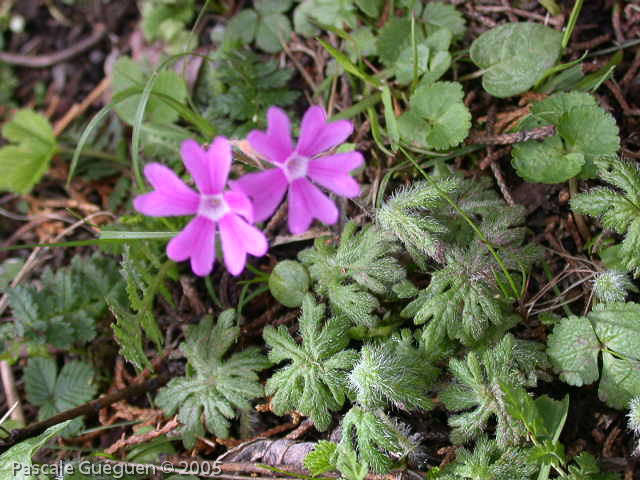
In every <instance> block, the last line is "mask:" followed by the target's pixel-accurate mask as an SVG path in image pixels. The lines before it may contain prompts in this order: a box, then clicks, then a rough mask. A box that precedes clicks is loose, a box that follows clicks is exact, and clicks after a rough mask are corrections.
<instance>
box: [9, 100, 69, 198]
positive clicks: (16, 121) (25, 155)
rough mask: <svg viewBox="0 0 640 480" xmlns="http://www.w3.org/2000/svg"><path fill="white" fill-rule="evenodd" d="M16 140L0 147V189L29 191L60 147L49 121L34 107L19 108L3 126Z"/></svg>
mask: <svg viewBox="0 0 640 480" xmlns="http://www.w3.org/2000/svg"><path fill="white" fill-rule="evenodd" d="M2 135H3V136H4V137H5V138H6V139H7V140H9V141H10V142H12V143H13V144H12V145H7V146H4V147H2V148H0V170H1V171H2V178H1V179H0V190H10V191H12V192H16V193H21V194H26V193H29V192H30V191H31V189H32V188H33V186H34V185H35V184H36V183H38V181H39V180H40V179H41V178H42V176H43V175H44V174H45V173H46V171H47V170H48V169H49V163H50V162H51V159H52V158H53V155H54V154H55V153H56V150H57V142H56V138H55V136H54V134H53V129H52V128H51V125H50V124H49V121H48V120H47V119H46V118H45V117H44V116H42V115H40V114H39V113H36V112H34V111H33V110H27V109H25V110H18V112H16V114H15V115H14V117H13V118H12V119H11V120H10V121H9V122H7V123H6V124H5V125H4V127H3V128H2Z"/></svg>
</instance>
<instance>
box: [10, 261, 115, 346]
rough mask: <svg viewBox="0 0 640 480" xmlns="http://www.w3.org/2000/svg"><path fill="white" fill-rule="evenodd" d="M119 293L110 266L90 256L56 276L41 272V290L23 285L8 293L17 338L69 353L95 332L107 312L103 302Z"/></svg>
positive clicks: (73, 263)
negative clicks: (74, 345) (48, 345)
mask: <svg viewBox="0 0 640 480" xmlns="http://www.w3.org/2000/svg"><path fill="white" fill-rule="evenodd" d="M121 292H122V282H120V281H119V276H118V272H117V270H116V269H115V268H114V264H113V262H112V261H111V260H110V259H109V258H106V257H103V256H101V255H99V254H95V255H93V256H91V257H82V256H76V257H74V259H73V260H72V262H71V266H70V267H66V268H61V269H59V270H57V271H56V272H55V273H54V272H52V271H51V270H50V269H48V268H46V269H45V270H44V272H43V273H42V278H41V281H40V288H39V289H38V288H35V286H33V285H22V286H18V287H16V288H10V289H8V291H7V295H8V298H9V305H10V306H11V309H12V310H13V313H14V317H15V327H16V333H17V335H18V336H20V337H22V338H23V340H25V341H26V342H27V343H32V344H35V345H38V344H40V345H42V344H50V345H52V346H54V347H56V348H61V349H68V348H70V347H71V346H72V345H73V344H80V345H81V344H84V343H86V342H88V341H90V340H92V339H93V338H94V336H95V334H96V327H95V324H96V321H98V320H100V319H102V318H103V317H104V315H105V314H106V313H107V305H106V302H105V298H106V297H107V296H118V295H119V294H120V293H121Z"/></svg>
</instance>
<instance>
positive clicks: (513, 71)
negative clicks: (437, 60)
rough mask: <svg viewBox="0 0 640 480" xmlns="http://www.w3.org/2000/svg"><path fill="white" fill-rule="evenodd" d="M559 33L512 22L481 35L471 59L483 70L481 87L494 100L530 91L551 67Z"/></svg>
mask: <svg viewBox="0 0 640 480" xmlns="http://www.w3.org/2000/svg"><path fill="white" fill-rule="evenodd" d="M561 42H562V33H561V32H558V31H557V30H553V29H552V28H549V27H545V26H544V25H540V24H538V23H530V22H514V23H507V24H506V25H501V26H499V27H496V28H494V29H492V30H489V31H488V32H486V33H483V34H482V35H480V36H479V37H478V38H477V39H476V40H475V41H474V42H473V44H471V50H470V54H471V60H473V62H474V63H475V64H476V65H477V66H478V67H480V68H483V69H486V72H485V73H484V75H483V77H482V86H483V87H484V89H485V90H486V91H487V92H489V93H490V94H491V95H493V96H494V97H500V98H504V97H510V96H512V95H517V94H519V93H522V92H526V91H527V90H529V89H530V88H531V87H532V86H533V85H535V83H536V82H537V81H538V80H539V79H540V78H541V77H542V75H543V74H544V72H545V71H546V70H547V69H548V68H550V67H552V66H553V64H554V63H555V62H556V60H557V59H558V56H559V55H560V50H561Z"/></svg>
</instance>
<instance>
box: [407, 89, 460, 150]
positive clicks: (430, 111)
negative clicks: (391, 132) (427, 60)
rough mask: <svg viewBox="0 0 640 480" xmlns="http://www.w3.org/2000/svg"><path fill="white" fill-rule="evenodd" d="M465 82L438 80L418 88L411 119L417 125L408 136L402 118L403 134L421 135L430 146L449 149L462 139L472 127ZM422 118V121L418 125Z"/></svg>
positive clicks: (437, 148)
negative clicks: (464, 86) (465, 94)
mask: <svg viewBox="0 0 640 480" xmlns="http://www.w3.org/2000/svg"><path fill="white" fill-rule="evenodd" d="M463 96H464V92H463V91H462V85H460V84H459V83H454V82H436V83H434V84H432V85H422V86H420V87H418V88H417V89H416V90H415V92H414V93H413V95H412V96H411V109H410V112H412V113H411V114H410V117H409V118H410V119H411V121H412V122H414V124H413V125H412V126H411V127H410V128H411V132H412V133H410V134H409V135H407V133H406V132H403V130H405V129H404V128H403V127H406V123H403V121H402V119H403V117H404V116H405V115H407V113H405V114H404V115H403V116H402V117H400V120H399V122H400V128H401V131H400V133H401V134H404V136H405V137H408V138H410V139H411V138H412V137H414V135H416V134H417V136H419V139H420V140H421V141H422V143H423V144H424V145H425V146H426V147H427V148H435V149H436V150H445V149H447V148H450V147H454V146H456V145H458V144H459V143H460V142H462V141H463V140H464V139H465V137H466V136H467V135H468V133H469V129H470V128H471V114H470V113H469V109H468V108H467V107H466V106H465V105H464V103H463V102H462V100H463ZM416 119H419V121H421V122H420V124H419V125H415V120H416Z"/></svg>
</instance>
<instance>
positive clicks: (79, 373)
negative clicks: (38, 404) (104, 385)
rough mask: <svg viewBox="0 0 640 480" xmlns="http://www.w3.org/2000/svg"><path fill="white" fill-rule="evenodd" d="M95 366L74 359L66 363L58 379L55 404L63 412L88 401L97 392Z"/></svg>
mask: <svg viewBox="0 0 640 480" xmlns="http://www.w3.org/2000/svg"><path fill="white" fill-rule="evenodd" d="M93 375H94V372H93V368H91V366H90V365H89V364H87V363H84V362H78V361H72V362H67V363H65V365H64V367H62V370H60V374H59V375H58V378H57V380H56V386H55V390H54V392H53V393H54V397H55V404H56V408H57V409H58V411H60V412H62V411H64V410H68V409H71V408H74V407H77V406H80V405H82V404H83V403H86V402H88V401H89V400H91V399H92V398H93V396H94V395H95V393H96V386H95V385H94V384H93Z"/></svg>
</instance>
